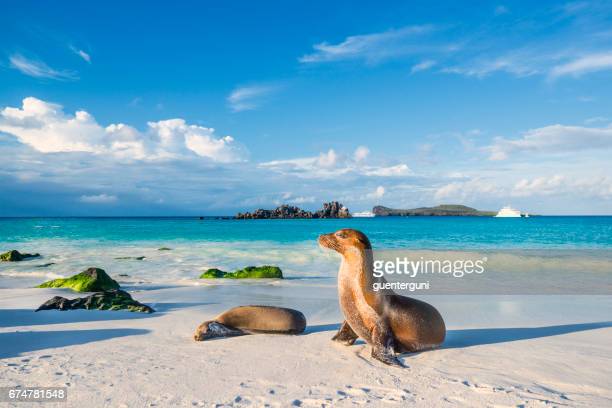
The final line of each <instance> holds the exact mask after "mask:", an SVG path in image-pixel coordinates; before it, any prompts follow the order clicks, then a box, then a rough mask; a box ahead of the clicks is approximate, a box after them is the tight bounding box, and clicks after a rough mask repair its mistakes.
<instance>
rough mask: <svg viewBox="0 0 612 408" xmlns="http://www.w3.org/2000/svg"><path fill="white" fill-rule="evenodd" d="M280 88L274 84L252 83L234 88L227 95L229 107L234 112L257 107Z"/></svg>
mask: <svg viewBox="0 0 612 408" xmlns="http://www.w3.org/2000/svg"><path fill="white" fill-rule="evenodd" d="M277 89H278V87H277V86H272V85H252V86H243V87H239V88H236V89H234V90H233V91H232V92H231V93H230V94H229V96H228V97H227V102H228V104H229V107H230V109H231V110H232V111H234V112H241V111H246V110H254V109H257V108H258V107H259V106H261V104H262V103H263V102H264V101H265V98H266V97H267V96H269V95H270V94H272V93H274V92H275V91H276V90H277Z"/></svg>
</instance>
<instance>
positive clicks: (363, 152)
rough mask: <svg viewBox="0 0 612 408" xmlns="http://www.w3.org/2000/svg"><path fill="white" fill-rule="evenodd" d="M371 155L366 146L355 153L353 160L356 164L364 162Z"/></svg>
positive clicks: (360, 147)
mask: <svg viewBox="0 0 612 408" xmlns="http://www.w3.org/2000/svg"><path fill="white" fill-rule="evenodd" d="M369 155H370V149H368V148H367V147H365V146H359V147H357V149H355V153H353V159H354V160H355V161H356V162H361V161H364V160H365V159H367V158H368V156H369Z"/></svg>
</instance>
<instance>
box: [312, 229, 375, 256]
mask: <svg viewBox="0 0 612 408" xmlns="http://www.w3.org/2000/svg"><path fill="white" fill-rule="evenodd" d="M318 241H319V245H321V246H322V247H324V248H329V249H333V250H334V251H336V252H338V253H340V254H345V253H346V251H347V250H349V249H351V250H355V249H357V250H359V251H365V250H370V249H372V245H370V240H369V239H368V237H366V235H365V234H364V233H363V232H361V231H357V230H354V229H350V228H344V229H341V230H338V231H336V232H331V233H329V234H322V235H319V240H318Z"/></svg>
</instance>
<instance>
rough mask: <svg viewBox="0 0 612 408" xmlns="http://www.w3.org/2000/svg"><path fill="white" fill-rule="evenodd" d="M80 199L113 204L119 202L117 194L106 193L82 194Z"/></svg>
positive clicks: (93, 202) (90, 202) (84, 201)
mask: <svg viewBox="0 0 612 408" xmlns="http://www.w3.org/2000/svg"><path fill="white" fill-rule="evenodd" d="M79 201H80V202H82V203H88V204H111V203H115V202H117V196H115V195H109V194H104V193H102V194H97V195H82V196H81V197H80V198H79Z"/></svg>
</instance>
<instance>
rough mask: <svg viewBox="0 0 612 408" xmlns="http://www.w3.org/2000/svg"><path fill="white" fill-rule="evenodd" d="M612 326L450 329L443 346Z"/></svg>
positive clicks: (489, 342) (538, 336)
mask: <svg viewBox="0 0 612 408" xmlns="http://www.w3.org/2000/svg"><path fill="white" fill-rule="evenodd" d="M606 327H612V322H593V323H578V324H564V325H558V326H543V327H507V328H506V327H504V328H493V329H461V330H448V332H447V333H446V341H445V342H444V345H443V348H462V347H471V346H482V345H485V344H496V343H506V342H510V341H520V340H529V339H539V338H542V337H551V336H559V335H562V334H568V333H575V332H581V331H585V330H596V329H602V328H606Z"/></svg>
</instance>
